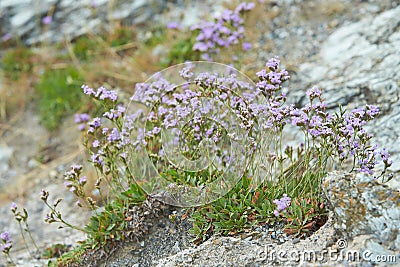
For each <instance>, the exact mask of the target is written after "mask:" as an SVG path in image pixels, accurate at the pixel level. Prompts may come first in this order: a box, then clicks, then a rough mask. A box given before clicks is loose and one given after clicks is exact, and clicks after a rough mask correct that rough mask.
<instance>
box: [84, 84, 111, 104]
mask: <svg viewBox="0 0 400 267" xmlns="http://www.w3.org/2000/svg"><path fill="white" fill-rule="evenodd" d="M82 89H83V92H84V93H85V94H86V95H89V96H92V97H93V98H95V99H98V100H106V99H109V100H111V101H112V102H115V101H117V98H118V95H117V93H116V92H115V91H110V90H107V89H106V88H104V87H102V86H101V87H99V88H98V89H97V90H96V91H94V90H93V88H90V87H89V86H87V85H82Z"/></svg>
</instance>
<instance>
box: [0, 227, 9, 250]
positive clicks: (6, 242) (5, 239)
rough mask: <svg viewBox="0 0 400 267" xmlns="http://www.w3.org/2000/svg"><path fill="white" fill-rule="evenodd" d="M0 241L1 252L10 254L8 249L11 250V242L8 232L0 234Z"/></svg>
mask: <svg viewBox="0 0 400 267" xmlns="http://www.w3.org/2000/svg"><path fill="white" fill-rule="evenodd" d="M0 239H1V241H2V244H1V246H0V247H1V251H2V252H3V253H4V254H8V253H9V252H10V249H11V248H12V240H11V237H10V233H9V232H8V231H5V232H3V233H1V234H0Z"/></svg>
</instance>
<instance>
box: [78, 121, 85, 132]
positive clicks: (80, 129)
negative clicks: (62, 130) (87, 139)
mask: <svg viewBox="0 0 400 267" xmlns="http://www.w3.org/2000/svg"><path fill="white" fill-rule="evenodd" d="M85 128H86V125H85V124H83V123H81V124H79V125H78V130H79V131H81V132H82V131H84V130H85Z"/></svg>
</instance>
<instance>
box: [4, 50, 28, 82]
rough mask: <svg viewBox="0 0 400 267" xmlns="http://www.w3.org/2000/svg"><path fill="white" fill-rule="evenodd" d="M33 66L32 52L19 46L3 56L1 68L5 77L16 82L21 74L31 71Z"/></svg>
mask: <svg viewBox="0 0 400 267" xmlns="http://www.w3.org/2000/svg"><path fill="white" fill-rule="evenodd" d="M33 65H34V54H33V52H32V50H30V49H29V48H26V47H24V46H19V47H17V48H15V49H12V50H11V51H9V52H7V53H6V54H5V55H4V58H3V60H2V68H3V70H4V73H5V75H6V76H8V77H9V78H10V79H12V80H17V79H18V78H19V77H20V76H21V74H22V73H25V72H29V71H31V70H32V68H33Z"/></svg>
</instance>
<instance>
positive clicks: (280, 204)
mask: <svg viewBox="0 0 400 267" xmlns="http://www.w3.org/2000/svg"><path fill="white" fill-rule="evenodd" d="M290 201H291V199H290V197H288V196H287V195H286V194H283V197H282V198H281V199H275V200H274V201H273V202H274V203H275V204H276V205H277V209H278V211H280V210H284V209H286V208H287V207H289V205H290Z"/></svg>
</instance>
